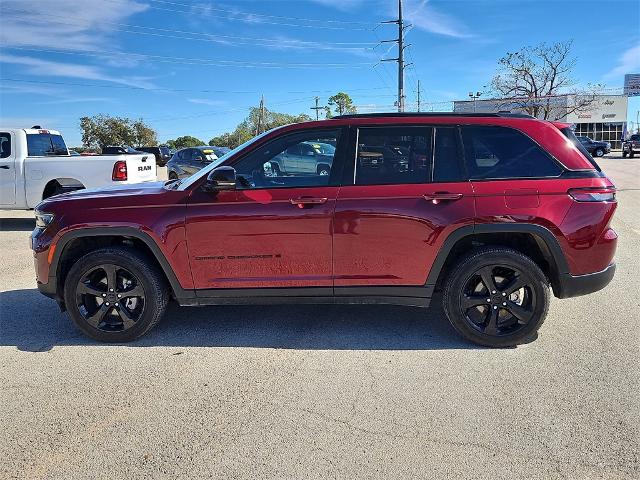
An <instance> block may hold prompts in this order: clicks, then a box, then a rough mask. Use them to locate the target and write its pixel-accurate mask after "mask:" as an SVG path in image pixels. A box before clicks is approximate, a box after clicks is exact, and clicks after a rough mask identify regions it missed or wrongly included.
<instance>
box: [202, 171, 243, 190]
mask: <svg viewBox="0 0 640 480" xmlns="http://www.w3.org/2000/svg"><path fill="white" fill-rule="evenodd" d="M203 188H204V190H205V191H206V192H220V191H222V190H235V189H236V169H235V168H233V167H218V168H214V169H213V170H212V171H211V172H210V173H209V175H207V181H206V182H205V183H204V185H203Z"/></svg>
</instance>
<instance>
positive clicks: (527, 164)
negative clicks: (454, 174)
mask: <svg viewBox="0 0 640 480" xmlns="http://www.w3.org/2000/svg"><path fill="white" fill-rule="evenodd" d="M462 140H463V145H464V156H465V161H466V163H467V169H468V170H469V177H470V178H471V179H475V180H480V179H507V178H544V177H557V176H558V175H560V174H561V173H562V169H561V168H560V166H559V165H558V164H557V163H556V162H555V161H554V160H553V158H551V156H550V155H549V154H548V153H547V152H545V151H544V150H543V149H542V148H541V147H540V146H539V145H538V144H537V143H535V142H534V141H533V140H531V139H530V138H529V137H528V136H526V135H525V134H524V133H522V132H519V131H518V130H515V129H513V128H508V127H498V126H464V127H462Z"/></svg>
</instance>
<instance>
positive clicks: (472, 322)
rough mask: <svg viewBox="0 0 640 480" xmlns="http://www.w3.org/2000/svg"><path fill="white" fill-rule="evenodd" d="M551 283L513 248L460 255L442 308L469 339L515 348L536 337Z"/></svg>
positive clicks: (447, 287)
mask: <svg viewBox="0 0 640 480" xmlns="http://www.w3.org/2000/svg"><path fill="white" fill-rule="evenodd" d="M549 297H550V294H549V282H548V281H547V279H546V277H545V275H544V273H543V272H542V270H540V267H538V265H537V264H536V263H535V262H533V260H531V259H530V258H529V257H527V256H525V255H523V254H521V253H520V252H517V251H515V250H511V249H509V248H502V247H495V248H484V249H481V250H478V251H476V252H474V253H472V254H470V255H469V256H467V257H465V258H463V259H462V260H460V262H459V263H458V264H457V265H456V266H455V267H454V268H453V270H452V273H451V274H450V275H449V277H448V279H447V282H446V285H445V288H444V298H443V303H444V311H445V313H446V315H447V317H448V318H449V321H450V322H451V324H452V325H453V327H454V328H455V329H456V330H457V331H458V332H459V333H460V334H462V336H464V337H465V338H466V339H468V340H470V341H472V342H474V343H477V344H479V345H484V346H488V347H511V346H515V345H518V344H521V343H526V342H527V341H528V340H529V339H532V338H534V336H535V334H536V332H537V331H538V329H539V328H540V326H541V325H542V323H543V322H544V319H545V317H546V316H547V310H548V309H549Z"/></svg>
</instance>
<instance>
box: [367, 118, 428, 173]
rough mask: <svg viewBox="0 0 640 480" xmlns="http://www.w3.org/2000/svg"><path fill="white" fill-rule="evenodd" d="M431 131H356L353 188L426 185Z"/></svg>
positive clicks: (410, 129)
mask: <svg viewBox="0 0 640 480" xmlns="http://www.w3.org/2000/svg"><path fill="white" fill-rule="evenodd" d="M432 138H433V128H431V127H384V128H377V127H371V128H361V129H360V130H359V131H358V150H357V154H356V175H355V183H356V185H390V184H403V183H427V182H429V180H430V178H431V162H432V159H433V154H432V147H431V145H432Z"/></svg>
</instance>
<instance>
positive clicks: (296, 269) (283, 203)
mask: <svg viewBox="0 0 640 480" xmlns="http://www.w3.org/2000/svg"><path fill="white" fill-rule="evenodd" d="M337 192H338V187H315V188H274V189H265V190H237V191H233V192H220V193H219V194H218V195H217V196H215V195H213V194H211V193H206V192H194V195H193V196H192V198H191V199H190V200H189V205H188V208H187V212H188V216H187V238H188V241H189V253H190V256H191V269H192V272H193V279H194V282H195V288H197V289H206V288H243V287H307V286H327V287H330V286H332V285H333V280H332V271H331V255H332V251H331V249H332V247H331V224H332V220H333V211H334V209H335V204H336V195H337ZM302 196H311V197H318V198H326V199H327V201H326V202H325V203H323V204H319V205H313V206H309V207H306V208H299V207H298V206H297V205H293V204H292V203H291V200H292V199H296V198H298V197H302Z"/></svg>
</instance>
